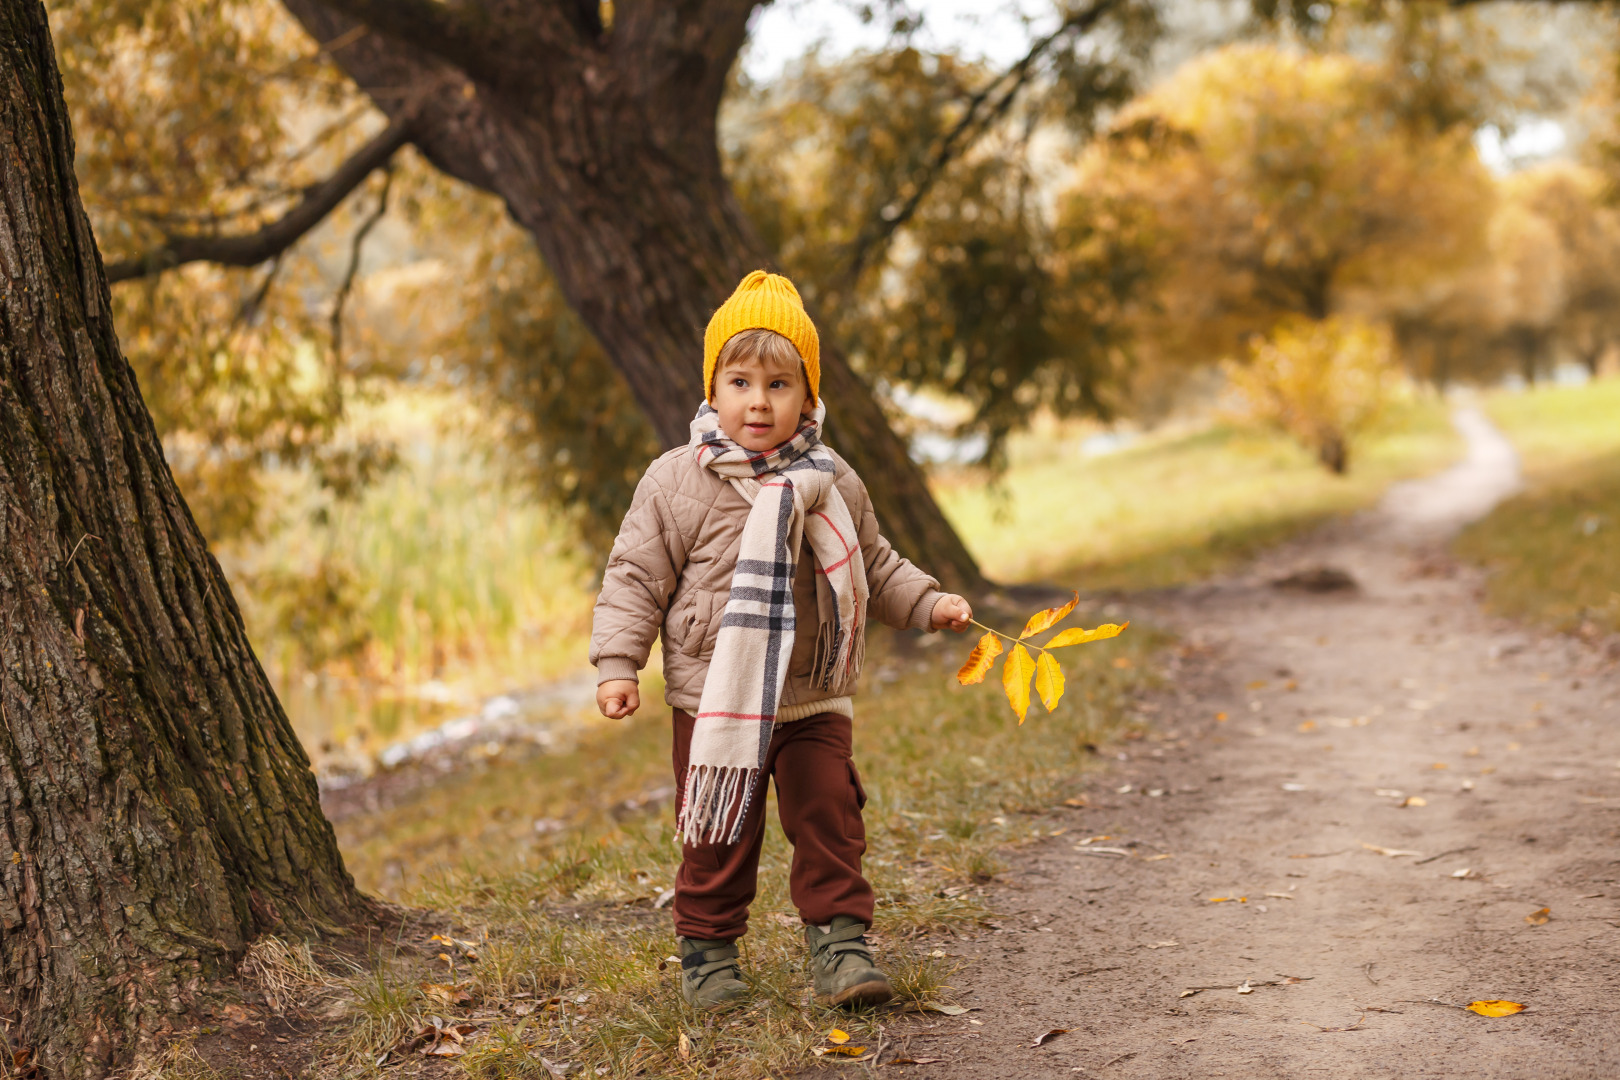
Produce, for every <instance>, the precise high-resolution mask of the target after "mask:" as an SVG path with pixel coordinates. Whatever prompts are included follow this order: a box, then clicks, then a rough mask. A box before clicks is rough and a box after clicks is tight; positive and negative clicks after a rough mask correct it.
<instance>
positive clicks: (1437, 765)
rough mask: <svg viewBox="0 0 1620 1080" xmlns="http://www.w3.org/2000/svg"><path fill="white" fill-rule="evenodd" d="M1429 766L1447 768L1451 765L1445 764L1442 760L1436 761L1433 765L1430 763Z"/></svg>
mask: <svg viewBox="0 0 1620 1080" xmlns="http://www.w3.org/2000/svg"><path fill="white" fill-rule="evenodd" d="M1429 768H1431V769H1449V768H1451V766H1450V765H1447V764H1446V763H1445V762H1443V761H1437V762H1435V763H1434V764H1433V765H1430V766H1429Z"/></svg>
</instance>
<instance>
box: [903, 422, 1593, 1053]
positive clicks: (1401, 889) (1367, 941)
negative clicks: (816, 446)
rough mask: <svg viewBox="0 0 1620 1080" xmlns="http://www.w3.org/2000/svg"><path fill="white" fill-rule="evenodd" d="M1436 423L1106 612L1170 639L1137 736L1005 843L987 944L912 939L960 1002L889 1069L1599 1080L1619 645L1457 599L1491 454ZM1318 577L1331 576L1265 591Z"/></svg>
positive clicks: (1507, 463)
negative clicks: (1277, 540)
mask: <svg viewBox="0 0 1620 1080" xmlns="http://www.w3.org/2000/svg"><path fill="white" fill-rule="evenodd" d="M1459 427H1460V428H1461V429H1462V430H1463V432H1464V434H1465V435H1466V436H1467V438H1468V441H1469V446H1470V454H1469V458H1468V460H1467V461H1466V462H1465V463H1464V464H1463V465H1460V466H1458V467H1457V468H1455V469H1452V470H1450V471H1449V472H1447V473H1444V474H1441V475H1440V476H1437V477H1434V478H1431V479H1429V480H1425V481H1421V482H1418V483H1415V484H1409V485H1403V486H1402V487H1401V488H1398V489H1396V490H1394V491H1392V492H1391V493H1390V496H1389V497H1388V498H1387V499H1386V500H1385V502H1384V504H1383V505H1382V506H1381V507H1380V508H1379V510H1377V511H1376V512H1373V513H1370V514H1366V515H1363V516H1361V517H1359V518H1356V519H1353V520H1350V521H1347V522H1343V523H1340V524H1338V525H1336V526H1334V527H1332V528H1330V529H1328V530H1325V531H1322V532H1320V533H1318V534H1316V535H1314V536H1312V537H1309V538H1307V539H1305V540H1303V541H1300V542H1298V543H1295V544H1292V545H1290V546H1288V547H1285V548H1282V549H1279V550H1277V551H1274V552H1272V553H1271V554H1269V555H1268V556H1266V557H1265V558H1263V559H1261V560H1260V561H1258V562H1257V563H1256V564H1255V565H1253V566H1251V567H1249V568H1248V569H1247V570H1246V571H1245V572H1244V573H1243V574H1241V575H1239V576H1234V577H1231V578H1228V579H1225V580H1219V581H1215V582H1211V583H1208V584H1205V585H1200V586H1197V587H1194V588H1189V589H1184V590H1178V591H1173V592H1167V593H1162V594H1157V595H1153V596H1136V597H1132V598H1130V602H1129V604H1128V605H1127V606H1129V607H1130V608H1131V611H1130V614H1131V615H1133V616H1137V617H1141V618H1144V619H1149V620H1152V621H1157V622H1159V623H1161V624H1162V625H1167V626H1170V627H1172V628H1175V629H1176V630H1178V631H1179V633H1180V634H1181V637H1182V641H1183V646H1182V648H1181V649H1180V651H1179V654H1178V655H1177V656H1176V657H1175V659H1174V660H1173V661H1172V662H1171V665H1170V671H1169V678H1168V680H1167V683H1166V687H1165V689H1164V692H1163V693H1162V694H1161V695H1160V696H1159V697H1158V699H1157V700H1152V701H1149V702H1147V703H1145V705H1144V711H1145V712H1146V713H1147V715H1148V716H1149V717H1150V719H1151V723H1152V731H1151V733H1150V734H1149V735H1148V736H1147V737H1146V738H1144V739H1142V740H1140V741H1137V742H1135V743H1132V744H1128V746H1127V749H1126V750H1125V751H1123V752H1121V753H1119V754H1118V758H1119V760H1118V761H1117V762H1116V763H1115V764H1114V765H1113V766H1112V767H1111V768H1110V769H1109V770H1108V771H1107V772H1105V773H1103V774H1100V775H1099V777H1098V778H1097V779H1096V780H1095V781H1093V783H1092V785H1091V788H1090V790H1089V792H1088V799H1089V803H1090V805H1089V806H1088V807H1087V808H1085V809H1080V810H1074V811H1070V812H1069V813H1068V819H1069V820H1068V821H1067V823H1066V824H1067V825H1068V832H1067V833H1065V834H1064V835H1063V836H1062V837H1060V838H1057V839H1053V840H1049V841H1045V842H1043V843H1042V844H1041V845H1039V846H1036V847H1033V848H1029V849H1026V850H1025V851H1024V852H1022V853H1021V854H1020V855H1019V856H1018V857H1017V859H1016V865H1015V866H1014V867H1013V869H1012V870H1011V871H1010V872H1009V873H1008V874H1007V875H1006V876H1005V878H1004V881H1005V884H1004V885H1003V886H1002V887H1001V888H1000V889H999V890H998V892H997V894H996V895H995V897H994V901H993V902H994V904H995V906H996V907H997V909H998V910H999V911H1001V912H1003V913H1005V914H1004V916H1003V917H1002V918H1001V919H1000V920H999V926H1000V928H999V929H994V928H987V929H986V930H985V932H983V933H982V934H978V935H975V936H969V937H962V938H953V939H944V940H941V941H939V942H937V944H938V945H939V946H940V947H941V948H942V949H943V950H944V951H945V952H946V953H948V954H950V955H953V956H958V957H961V958H962V960H963V966H962V968H961V970H960V972H959V973H958V974H957V975H956V976H955V977H954V979H953V980H952V981H953V984H954V985H955V986H956V987H957V988H958V989H959V990H960V991H962V998H961V1000H962V1002H963V1003H964V1004H966V1005H968V1006H970V1007H972V1008H973V1009H974V1010H975V1011H972V1012H969V1013H966V1014H964V1015H962V1016H959V1017H946V1016H932V1017H930V1019H929V1020H928V1021H927V1022H923V1023H912V1022H907V1023H903V1024H896V1025H894V1026H893V1027H891V1028H890V1030H889V1033H888V1038H889V1040H891V1041H890V1044H889V1045H890V1046H891V1047H893V1048H894V1051H898V1054H899V1056H900V1057H910V1058H912V1059H914V1060H918V1059H930V1058H932V1059H938V1060H936V1061H934V1062H932V1063H928V1064H921V1065H916V1066H910V1067H907V1069H906V1070H905V1071H906V1072H907V1074H908V1075H911V1076H915V1077H919V1078H937V1080H951V1078H957V1077H971V1076H989V1077H1006V1078H1022V1077H1050V1076H1071V1075H1082V1076H1097V1077H1108V1078H1148V1077H1152V1078H1173V1077H1200V1078H1203V1077H1212V1076H1234V1077H1235V1076H1245V1077H1283V1076H1288V1077H1294V1076H1325V1077H1333V1078H1338V1077H1356V1078H1359V1077H1369V1078H1371V1077H1379V1078H1382V1077H1390V1078H1397V1077H1398V1078H1406V1077H1419V1076H1434V1077H1526V1078H1529V1077H1536V1078H1546V1077H1558V1078H1565V1077H1568V1078H1574V1077H1614V1076H1620V1011H1617V1007H1616V1003H1617V1001H1620V849H1617V846H1616V843H1615V841H1616V839H1617V837H1620V725H1617V724H1616V720H1617V719H1620V670H1617V665H1616V662H1615V661H1616V659H1617V657H1616V655H1615V654H1616V652H1617V651H1620V650H1615V649H1614V648H1612V647H1611V648H1609V649H1607V650H1606V649H1605V648H1603V646H1602V643H1597V644H1594V643H1589V642H1582V641H1579V640H1576V639H1574V638H1570V637H1564V636H1555V635H1543V634H1539V633H1537V632H1534V631H1530V630H1527V629H1525V628H1524V627H1522V626H1519V625H1516V624H1512V623H1507V622H1504V621H1502V620H1498V619H1493V618H1491V617H1489V616H1487V615H1486V614H1485V613H1483V611H1482V609H1481V607H1480V605H1479V600H1478V597H1479V589H1480V581H1479V578H1478V576H1477V574H1476V573H1475V572H1473V571H1471V570H1468V569H1465V568H1461V567H1458V566H1456V565H1455V564H1453V563H1452V562H1451V561H1450V560H1449V559H1448V558H1447V557H1446V556H1445V554H1444V548H1443V541H1444V540H1445V538H1446V537H1447V536H1448V535H1449V534H1450V533H1451V532H1452V531H1453V530H1455V529H1456V528H1458V527H1459V526H1460V525H1462V524H1463V523H1465V522H1466V521H1467V520H1470V519H1472V518H1474V517H1477V516H1479V515H1480V514H1483V513H1484V512H1485V511H1486V510H1488V509H1489V508H1490V506H1491V505H1493V504H1494V502H1495V501H1496V500H1497V499H1498V498H1500V497H1501V496H1502V495H1504V494H1505V493H1507V492H1508V491H1509V490H1511V489H1512V487H1513V486H1514V484H1515V482H1516V476H1517V464H1516V461H1515V459H1514V456H1513V453H1512V450H1511V448H1509V447H1508V446H1507V444H1506V443H1505V442H1504V441H1503V440H1502V439H1501V437H1500V436H1499V435H1498V434H1497V433H1496V432H1495V431H1494V430H1493V429H1492V428H1491V427H1490V425H1489V424H1488V423H1487V422H1486V421H1485V420H1484V419H1483V418H1482V417H1480V416H1479V415H1478V414H1477V413H1473V414H1464V415H1463V416H1461V417H1460V418H1459ZM1318 567H1332V568H1337V569H1339V570H1343V571H1346V572H1348V574H1349V575H1350V576H1351V577H1352V578H1353V579H1354V581H1355V582H1356V585H1357V587H1356V588H1353V589H1348V590H1338V591H1326V592H1312V591H1308V590H1306V589H1288V588H1279V587H1277V585H1276V584H1275V582H1276V581H1277V580H1278V579H1280V578H1284V577H1286V576H1287V575H1289V574H1290V573H1293V572H1296V571H1299V570H1301V569H1310V568H1318ZM1307 576H1308V575H1307ZM1223 717H1224V719H1222V718H1223ZM1397 793H1398V794H1397ZM1409 796H1415V797H1416V799H1413V800H1412V801H1411V802H1410V803H1407V799H1408V797H1409ZM1403 803H1407V805H1402V804H1403ZM1091 837H1099V839H1096V840H1093V841H1092V842H1091V843H1089V844H1081V843H1080V841H1082V840H1086V839H1088V838H1091ZM1101 837H1106V839H1101ZM1101 848H1114V849H1116V850H1117V851H1119V852H1122V853H1125V854H1111V853H1108V852H1100V853H1099V849H1101ZM1380 849H1381V850H1380ZM1215 897H1229V898H1233V899H1229V900H1226V901H1224V902H1216V901H1215V900H1214V899H1213V898H1215ZM1541 909H1547V912H1546V914H1547V915H1548V916H1549V918H1548V919H1547V921H1544V922H1543V921H1541V920H1540V918H1539V917H1538V916H1537V913H1538V912H1540V911H1541ZM1527 916H1528V917H1530V918H1529V919H1528V920H1527ZM1296 980H1297V981H1296ZM1245 982H1247V983H1248V984H1249V986H1250V992H1248V993H1244V992H1241V991H1240V990H1239V989H1238V987H1240V986H1242V985H1243V984H1244V983H1245ZM1195 988H1205V989H1200V990H1198V991H1197V992H1196V993H1192V994H1189V993H1188V991H1189V990H1193V989H1195ZM1430 999H1438V1001H1440V1002H1446V1003H1450V1004H1451V1005H1466V1004H1467V1003H1469V1002H1471V1001H1474V1000H1477V999H1509V1000H1512V1001H1517V1002H1522V1003H1525V1004H1526V1005H1528V1009H1527V1010H1526V1011H1524V1012H1523V1013H1520V1014H1518V1015H1515V1016H1508V1017H1502V1018H1497V1019H1491V1018H1487V1017H1485V1016H1480V1015H1476V1014H1475V1013H1473V1012H1469V1011H1466V1010H1464V1009H1461V1008H1455V1007H1448V1005H1446V1004H1437V1003H1435V1002H1433V1001H1431V1000H1430ZM1054 1028H1064V1029H1067V1032H1066V1033H1065V1034H1062V1035H1058V1036H1055V1037H1053V1038H1052V1039H1051V1040H1049V1041H1048V1042H1047V1043H1046V1044H1045V1045H1043V1046H1041V1047H1038V1048H1037V1047H1034V1046H1032V1045H1031V1044H1032V1043H1033V1042H1034V1041H1035V1040H1036V1038H1037V1037H1038V1036H1040V1035H1041V1034H1042V1033H1043V1032H1046V1031H1048V1030H1050V1029H1054ZM894 1051H890V1050H886V1051H885V1052H884V1055H883V1056H884V1058H885V1060H887V1059H888V1058H889V1057H890V1056H892V1055H893V1053H894Z"/></svg>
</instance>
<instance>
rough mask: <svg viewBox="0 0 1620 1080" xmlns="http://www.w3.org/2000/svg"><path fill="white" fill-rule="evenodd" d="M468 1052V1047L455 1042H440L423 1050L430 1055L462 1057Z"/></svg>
mask: <svg viewBox="0 0 1620 1080" xmlns="http://www.w3.org/2000/svg"><path fill="white" fill-rule="evenodd" d="M466 1052H467V1051H466V1049H464V1048H463V1047H461V1046H458V1045H457V1044H455V1043H453V1042H442V1043H438V1044H436V1045H434V1046H430V1047H428V1048H427V1049H426V1050H423V1051H422V1053H424V1054H426V1055H427V1056H428V1057H460V1056H461V1055H462V1054H465V1053H466Z"/></svg>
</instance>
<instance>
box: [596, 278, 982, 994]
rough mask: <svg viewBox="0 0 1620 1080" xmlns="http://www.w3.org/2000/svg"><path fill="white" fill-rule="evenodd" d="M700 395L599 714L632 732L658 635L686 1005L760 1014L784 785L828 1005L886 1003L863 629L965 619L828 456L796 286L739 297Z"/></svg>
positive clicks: (638, 498)
mask: <svg viewBox="0 0 1620 1080" xmlns="http://www.w3.org/2000/svg"><path fill="white" fill-rule="evenodd" d="M703 378H704V384H705V386H706V387H707V388H708V395H709V397H708V400H707V401H705V402H704V403H703V404H702V405H701V406H700V407H699V409H698V412H697V416H696V417H695V418H694V419H693V420H692V439H691V442H690V443H688V444H687V445H686V446H683V447H680V448H678V449H675V450H671V451H669V452H668V453H667V454H664V455H663V456H662V457H660V458H659V459H658V460H656V461H654V462H653V463H652V465H651V466H650V467H649V468H648V469H647V473H646V475H645V476H643V477H642V479H641V483H640V484H639V485H638V486H637V488H636V494H635V498H634V500H633V501H632V503H631V505H630V511H629V513H627V514H626V515H625V518H624V524H623V525H622V526H620V529H619V536H618V539H617V540H616V541H615V542H614V545H613V552H612V554H611V555H610V556H609V557H608V565H607V570H606V572H605V573H604V575H603V579H602V591H601V594H600V595H599V596H598V598H597V601H596V615H595V626H594V629H593V632H592V635H591V663H592V664H594V665H596V668H597V673H598V686H597V689H596V702H597V706H598V707H599V708H600V709H601V710H602V714H603V715H604V716H608V717H613V718H619V717H624V716H628V715H630V714H631V713H633V712H635V711H636V709H637V708H638V707H639V706H640V703H641V698H640V695H639V693H638V691H637V684H636V672H637V671H639V670H640V669H641V668H642V667H643V666H644V665H645V664H646V662H647V656H648V652H649V650H650V649H651V647H652V642H653V638H654V636H655V635H656V634H657V633H658V631H659V629H660V628H662V630H663V635H664V647H663V654H664V697H665V700H666V701H668V702H669V704H670V705H671V706H672V707H673V708H674V712H675V740H674V755H673V756H674V763H675V780H676V784H677V791H678V792H679V794H678V799H677V802H678V806H679V813H678V816H677V826H678V828H679V829H680V832H681V834H682V838H683V847H682V858H681V867H680V870H679V871H678V872H677V874H676V876H675V903H674V911H675V932H676V934H677V936H678V939H679V941H680V947H681V969H682V971H681V993H682V994H683V996H684V997H685V998H686V1000H687V1001H688V1002H689V1003H691V1004H693V1005H696V1006H699V1007H717V1006H722V1005H727V1004H730V1003H733V1002H736V1001H739V1000H741V999H743V998H745V997H746V996H747V995H748V992H749V991H748V986H747V984H746V983H745V982H743V980H742V971H741V968H740V966H739V965H738V962H737V957H738V951H737V946H736V944H735V942H736V940H737V938H739V937H741V936H742V935H743V933H744V931H745V930H746V929H747V926H748V907H749V904H750V903H751V902H752V901H753V899H754V891H755V878H756V875H757V872H758V868H759V852H760V845H761V843H762V841H763V840H764V837H765V785H766V783H767V782H768V781H767V778H768V777H771V776H774V777H775V778H776V794H777V801H778V805H779V809H780V816H781V821H782V831H783V832H785V833H786V834H787V838H788V840H789V841H790V842H791V843H792V844H793V866H792V870H791V872H790V877H789V883H790V888H791V892H792V896H793V902H794V904H795V905H796V906H797V907H798V909H799V915H800V917H801V918H802V919H803V920H804V923H805V928H804V933H805V939H806V941H807V942H808V944H809V947H810V952H811V968H812V971H813V972H814V978H815V990H816V997H817V1000H819V1001H821V1002H822V1003H824V1004H828V1005H845V1006H854V1005H859V1004H876V1003H880V1002H883V1001H887V1000H888V999H889V998H890V997H891V996H892V995H893V991H892V990H891V988H890V986H889V980H888V977H887V976H886V975H884V973H883V972H882V971H881V970H879V969H878V967H877V966H876V965H875V964H874V963H873V960H872V951H871V949H870V948H869V947H868V946H867V944H866V939H865V937H864V935H865V933H866V930H867V927H868V926H870V925H871V922H872V887H871V886H870V885H869V884H867V881H866V879H865V878H864V877H862V876H861V856H862V855H863V854H864V853H865V851H866V831H865V829H864V827H863V826H862V823H861V808H862V807H863V806H864V805H865V804H866V794H865V792H864V791H862V789H861V781H860V774H859V773H857V772H856V771H855V763H854V762H853V761H852V760H851V757H850V754H851V731H850V729H851V720H852V718H853V717H854V715H855V710H854V707H853V705H852V704H851V695H852V694H853V693H854V692H855V683H856V677H857V675H858V674H859V671H860V665H861V656H862V652H863V648H862V645H863V641H864V634H865V623H866V618H867V615H868V612H869V610H870V613H871V614H873V615H876V616H877V618H879V619H881V620H882V621H883V622H885V623H887V624H889V625H890V626H893V627H896V628H905V627H913V628H916V629H920V630H929V631H933V630H938V629H941V628H943V627H946V626H949V627H951V628H952V629H954V630H958V631H961V630H965V629H966V628H967V626H968V619H969V618H970V617H971V615H972V611H971V609H970V608H969V607H968V604H967V602H966V601H965V600H963V599H962V598H961V597H960V596H955V595H947V594H944V593H941V592H940V591H939V582H937V581H935V580H934V579H933V578H931V577H929V576H928V575H927V574H925V573H923V572H922V571H921V570H919V569H917V568H916V567H915V566H913V565H912V564H911V563H910V562H908V561H906V560H905V559H902V558H900V557H899V556H898V555H896V554H895V553H894V551H893V549H892V548H890V546H889V543H888V541H886V540H884V539H883V537H882V536H881V535H879V533H878V525H877V518H876V517H875V516H874V515H873V513H872V503H871V500H870V499H869V498H868V497H867V494H866V488H865V486H864V485H863V484H862V483H861V480H860V477H858V476H856V475H855V473H854V472H853V471H852V470H851V469H850V467H849V465H848V464H846V463H845V462H844V459H843V458H841V457H839V456H838V455H837V454H836V453H834V452H833V451H832V450H831V449H829V448H828V447H827V446H825V445H824V444H823V443H822V442H821V423H822V418H823V417H824V416H825V407H824V405H823V403H822V401H821V399H820V381H821V365H820V346H819V341H818V338H817V335H816V328H815V326H814V324H812V323H811V321H810V318H809V316H808V315H807V314H806V313H805V310H804V306H803V304H802V302H801V301H800V299H799V294H798V291H797V290H796V289H794V287H793V285H792V283H791V282H789V281H788V280H787V279H786V278H784V277H780V276H777V275H775V274H768V273H766V272H764V271H762V270H756V271H755V272H754V273H751V274H749V275H748V276H747V277H745V278H744V279H743V280H742V283H741V284H740V285H738V286H737V291H736V292H735V293H733V294H732V296H731V298H730V299H729V300H727V301H726V302H725V303H724V304H723V305H721V307H720V309H719V310H718V311H716V312H715V313H714V317H713V318H711V319H710V320H709V326H708V331H707V332H706V333H705V334H704V339H703Z"/></svg>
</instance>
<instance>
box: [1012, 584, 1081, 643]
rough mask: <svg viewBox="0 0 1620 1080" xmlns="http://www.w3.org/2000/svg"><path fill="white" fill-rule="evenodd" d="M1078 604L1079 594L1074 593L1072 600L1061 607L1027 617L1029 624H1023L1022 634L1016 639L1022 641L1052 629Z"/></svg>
mask: <svg viewBox="0 0 1620 1080" xmlns="http://www.w3.org/2000/svg"><path fill="white" fill-rule="evenodd" d="M1079 602H1080V594H1079V593H1075V594H1074V599H1073V600H1070V601H1069V602H1068V603H1067V604H1064V605H1063V606H1062V607H1049V608H1047V609H1046V610H1045V611H1037V612H1036V613H1035V614H1033V615H1031V616H1030V617H1029V622H1027V623H1025V624H1024V632H1023V633H1022V634H1019V635H1018V637H1019V638H1020V639H1023V638H1027V637H1029V636H1030V635H1032V634H1038V633H1040V632H1041V631H1042V630H1050V629H1051V628H1052V627H1054V626H1056V625H1057V624H1058V623H1060V622H1062V621H1063V620H1064V619H1066V618H1068V616H1069V612H1071V611H1073V610H1074V606H1075V605H1076V604H1078V603H1079Z"/></svg>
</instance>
